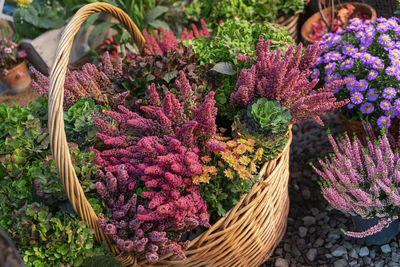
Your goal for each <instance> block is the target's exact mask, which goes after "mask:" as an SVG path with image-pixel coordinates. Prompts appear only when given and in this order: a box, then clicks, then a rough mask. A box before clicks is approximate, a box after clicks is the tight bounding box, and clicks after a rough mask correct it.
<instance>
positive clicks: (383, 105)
mask: <svg viewBox="0 0 400 267" xmlns="http://www.w3.org/2000/svg"><path fill="white" fill-rule="evenodd" d="M379 106H380V107H381V109H382V110H384V111H386V110H389V109H391V108H392V104H391V103H390V101H388V100H382V101H381V103H379Z"/></svg>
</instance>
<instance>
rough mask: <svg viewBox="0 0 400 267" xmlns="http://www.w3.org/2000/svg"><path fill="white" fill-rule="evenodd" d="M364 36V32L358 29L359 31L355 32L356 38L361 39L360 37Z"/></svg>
mask: <svg viewBox="0 0 400 267" xmlns="http://www.w3.org/2000/svg"><path fill="white" fill-rule="evenodd" d="M364 37H365V33H364V32H362V31H359V32H357V33H356V38H357V39H361V38H364Z"/></svg>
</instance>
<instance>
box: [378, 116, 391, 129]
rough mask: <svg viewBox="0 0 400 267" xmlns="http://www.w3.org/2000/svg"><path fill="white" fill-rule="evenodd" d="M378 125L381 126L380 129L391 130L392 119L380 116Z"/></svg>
mask: <svg viewBox="0 0 400 267" xmlns="http://www.w3.org/2000/svg"><path fill="white" fill-rule="evenodd" d="M377 124H378V126H379V128H383V127H385V128H389V127H390V118H388V117H386V116H380V117H379V119H378V121H377Z"/></svg>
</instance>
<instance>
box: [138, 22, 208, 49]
mask: <svg viewBox="0 0 400 267" xmlns="http://www.w3.org/2000/svg"><path fill="white" fill-rule="evenodd" d="M200 23H201V29H198V28H197V27H196V25H194V24H192V25H191V27H192V30H191V31H190V32H188V30H187V28H184V29H183V31H182V35H181V38H180V40H179V41H178V40H177V38H176V36H175V34H174V33H173V32H172V30H169V31H166V30H164V29H163V28H162V27H161V26H160V27H159V28H158V29H159V31H160V33H161V38H160V36H159V35H158V32H157V30H153V31H152V33H153V34H152V35H150V34H149V33H148V32H147V30H146V29H144V30H143V36H144V38H145V40H146V44H145V47H144V49H143V50H144V52H145V53H146V54H147V55H158V54H164V53H166V52H173V51H175V50H176V49H178V44H179V43H180V42H182V41H183V40H191V39H193V38H197V37H201V36H203V37H209V36H210V33H209V31H208V28H207V24H206V23H205V21H204V20H203V19H201V20H200ZM179 50H181V51H182V49H179Z"/></svg>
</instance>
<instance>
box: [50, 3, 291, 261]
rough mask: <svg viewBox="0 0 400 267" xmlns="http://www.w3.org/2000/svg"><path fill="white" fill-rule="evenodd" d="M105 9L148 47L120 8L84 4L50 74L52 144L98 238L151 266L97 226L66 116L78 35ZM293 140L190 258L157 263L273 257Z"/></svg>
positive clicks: (73, 197)
mask: <svg viewBox="0 0 400 267" xmlns="http://www.w3.org/2000/svg"><path fill="white" fill-rule="evenodd" d="M96 12H105V13H109V14H111V15H113V16H114V17H116V18H117V19H118V20H119V21H120V22H121V23H122V24H123V25H124V26H125V27H126V28H127V29H128V30H129V32H130V33H131V35H132V37H133V40H134V41H135V43H136V44H137V46H138V47H139V49H141V48H143V45H144V38H143V36H142V34H141V33H140V31H139V29H138V28H137V27H136V25H135V24H134V23H133V22H132V21H131V19H130V18H129V17H128V16H127V15H126V14H125V13H124V12H123V11H122V10H121V9H119V8H116V7H114V6H112V5H109V4H106V3H93V4H89V5H86V6H84V7H82V8H81V9H80V10H79V11H78V12H77V13H76V15H75V16H74V17H73V18H72V19H71V21H70V22H69V23H68V25H67V26H66V28H65V30H64V32H63V35H62V37H61V41H60V44H59V46H58V49H57V54H56V59H55V61H54V64H53V67H52V71H51V75H50V90H49V128H50V145H51V149H52V152H53V155H54V158H55V162H56V167H57V170H58V173H59V176H60V178H61V180H62V183H63V185H64V187H65V190H66V193H67V196H68V198H69V200H70V202H71V204H72V206H73V207H74V210H75V212H76V213H77V214H78V215H79V216H81V218H82V219H83V220H84V221H85V222H87V223H88V224H89V226H90V227H91V228H93V229H94V230H95V238H96V240H98V241H100V242H101V241H105V242H106V243H107V244H108V245H109V247H110V249H111V250H112V252H113V253H114V254H115V255H117V258H118V259H119V260H121V261H122V262H123V264H124V266H147V263H146V260H145V259H144V258H141V257H140V258H137V257H135V256H134V255H132V254H127V253H121V251H120V250H119V249H118V248H117V247H116V246H115V244H113V243H112V241H111V240H110V239H109V238H108V237H107V236H106V235H105V233H104V232H103V231H102V230H101V229H100V228H99V226H98V224H97V215H96V214H95V212H94V210H93V208H92V207H91V206H90V204H89V202H88V201H87V199H86V197H85V195H84V192H83V190H82V187H81V185H80V184H79V180H78V178H77V176H76V173H75V171H74V168H73V164H72V161H71V156H70V153H69V150H68V145H67V140H66V135H65V129H64V120H63V98H64V82H65V75H66V71H67V65H68V58H69V54H70V50H71V47H72V43H73V39H74V36H75V34H76V33H77V32H78V30H79V28H80V26H81V24H82V23H83V22H84V21H85V20H86V19H87V18H88V17H89V16H90V15H91V14H93V13H96ZM291 141H292V133H291V127H290V130H289V140H288V143H287V144H286V146H285V148H284V150H283V152H282V153H281V154H279V155H278V156H277V157H276V158H275V159H274V160H271V161H268V162H266V163H265V164H264V165H263V167H262V169H261V170H260V177H261V179H260V182H259V183H257V184H255V185H254V186H253V188H252V190H251V192H250V193H249V194H247V195H246V196H245V197H244V198H243V199H242V200H241V201H240V203H238V204H237V205H236V206H235V207H234V208H233V209H232V210H230V211H229V213H228V214H227V215H226V217H224V218H221V219H220V220H219V221H218V222H217V223H215V224H214V225H213V226H212V227H211V228H210V229H208V230H207V231H206V232H204V233H202V234H201V235H200V236H198V237H197V238H196V239H194V240H193V241H192V242H191V244H190V247H189V249H188V250H187V251H186V255H187V260H186V261H180V260H177V259H176V258H174V257H173V255H163V256H161V257H160V260H159V262H158V263H157V265H152V266H227V267H230V266H246V267H247V266H258V265H260V264H261V263H262V262H264V261H265V260H267V259H268V258H269V256H270V254H271V253H272V252H273V250H274V249H275V247H276V246H277V245H278V243H279V241H280V240H281V239H282V236H283V234H284V232H285V230H286V223H287V215H288V212H289V196H288V180H289V154H290V144H291Z"/></svg>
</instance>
